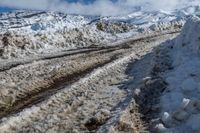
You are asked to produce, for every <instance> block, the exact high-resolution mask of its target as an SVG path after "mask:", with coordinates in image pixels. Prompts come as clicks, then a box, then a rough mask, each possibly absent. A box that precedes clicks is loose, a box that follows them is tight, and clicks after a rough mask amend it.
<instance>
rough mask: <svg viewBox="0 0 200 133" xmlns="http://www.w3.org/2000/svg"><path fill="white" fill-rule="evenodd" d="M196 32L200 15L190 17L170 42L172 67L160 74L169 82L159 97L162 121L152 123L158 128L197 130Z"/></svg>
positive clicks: (199, 44)
mask: <svg viewBox="0 0 200 133" xmlns="http://www.w3.org/2000/svg"><path fill="white" fill-rule="evenodd" d="M199 32H200V18H198V17H195V16H193V17H190V18H189V20H188V21H187V22H186V24H185V26H184V28H183V30H182V32H181V34H180V35H179V36H178V37H177V38H176V39H175V40H174V41H172V42H171V43H172V44H173V47H174V48H173V49H172V51H171V57H172V60H173V67H174V69H173V70H171V71H169V72H166V73H165V74H164V75H163V77H164V78H165V79H166V82H167V83H168V84H169V86H168V88H167V89H166V91H165V92H164V94H163V96H162V97H161V101H160V105H161V115H162V116H161V118H162V119H161V120H162V122H163V124H164V125H160V124H158V125H157V126H156V129H159V132H162V133H163V132H164V133H165V132H173V133H189V132H192V133H199V132H200V123H199V121H200V108H199V105H200V84H199V83H200V76H199V75H200V70H199V68H200V60H199V58H200V35H199ZM162 126H164V127H162ZM164 129H165V130H164Z"/></svg>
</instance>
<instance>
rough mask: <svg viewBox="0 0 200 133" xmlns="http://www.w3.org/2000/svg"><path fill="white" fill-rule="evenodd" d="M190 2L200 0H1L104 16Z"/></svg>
mask: <svg viewBox="0 0 200 133" xmlns="http://www.w3.org/2000/svg"><path fill="white" fill-rule="evenodd" d="M188 4H190V5H199V4H200V0H117V1H116V2H112V1H110V0H96V1H95V2H93V3H92V4H84V3H83V2H76V3H69V2H66V1H64V0H0V6H6V7H10V8H17V9H33V10H52V11H61V12H66V13H76V14H86V15H103V16H105V15H120V14H126V13H129V12H131V11H132V10H133V9H134V7H136V6H141V7H142V8H143V9H144V10H173V9H176V8H182V7H184V5H188Z"/></svg>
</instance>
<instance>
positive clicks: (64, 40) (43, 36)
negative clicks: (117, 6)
mask: <svg viewBox="0 0 200 133" xmlns="http://www.w3.org/2000/svg"><path fill="white" fill-rule="evenodd" d="M184 20H185V16H184V15H183V16H181V17H180V16H176V13H165V12H159V11H156V12H145V11H136V12H134V13H132V14H128V15H123V16H116V17H100V16H81V15H68V14H64V13H57V12H41V11H16V12H11V13H3V14H0V59H3V60H7V59H13V58H24V57H32V56H33V55H34V56H40V55H41V54H46V53H47V54H48V53H57V52H60V51H64V50H71V49H80V48H87V47H90V46H100V47H101V46H105V45H112V43H114V42H117V41H119V40H123V39H127V38H130V37H133V36H139V35H140V36H143V35H145V34H150V33H153V32H155V31H163V30H168V31H174V30H179V29H180V28H181V27H182V25H183V24H184V22H185V21H184ZM6 40H7V41H6Z"/></svg>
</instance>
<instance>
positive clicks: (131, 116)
mask: <svg viewBox="0 0 200 133" xmlns="http://www.w3.org/2000/svg"><path fill="white" fill-rule="evenodd" d="M177 34H178V32H168V33H165V34H158V35H154V36H152V35H151V36H148V37H144V38H140V39H135V40H134V39H133V40H129V41H125V42H122V43H121V44H120V45H115V46H109V47H101V48H98V47H91V48H87V49H81V50H74V51H66V52H63V53H57V54H54V55H48V56H43V57H37V58H33V59H29V60H21V61H17V62H6V63H4V64H3V65H1V66H0V70H1V72H0V85H1V90H0V95H1V97H0V110H1V111H0V118H1V120H0V131H1V132H2V133H4V132H5V133H7V132H9V133H10V132H13V133H16V132H31V133H32V132H34V133H39V132H47V133H54V132H59V133H64V132H66V133H76V132H77V133H82V132H83V133H85V132H100V133H101V132H102V133H104V132H113V133H114V132H115V133H116V132H145V131H146V130H147V128H148V126H146V123H145V120H144V119H143V118H142V117H143V116H142V113H140V111H141V110H140V107H139V105H136V104H135V99H134V93H137V88H138V86H140V84H141V82H142V81H143V80H144V79H145V78H146V77H148V76H151V74H152V70H153V67H154V65H155V61H154V60H155V52H154V51H155V49H156V48H157V47H158V46H159V45H160V44H162V43H163V42H166V40H168V39H172V38H174V37H175V36H176V35H177Z"/></svg>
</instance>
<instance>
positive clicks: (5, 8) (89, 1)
mask: <svg viewBox="0 0 200 133" xmlns="http://www.w3.org/2000/svg"><path fill="white" fill-rule="evenodd" d="M1 1H4V0H1ZM16 1H18V0H16ZM27 1H29V0H27ZM60 1H66V2H68V3H77V2H79V3H82V4H86V5H88V4H92V3H94V1H95V0H60ZM108 1H112V2H115V1H117V0H108ZM17 9H18V8H17ZM19 9H20V8H19ZM13 10H16V8H14V7H9V6H4V5H1V3H0V12H9V11H13Z"/></svg>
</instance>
